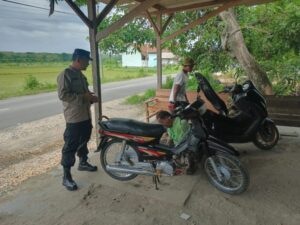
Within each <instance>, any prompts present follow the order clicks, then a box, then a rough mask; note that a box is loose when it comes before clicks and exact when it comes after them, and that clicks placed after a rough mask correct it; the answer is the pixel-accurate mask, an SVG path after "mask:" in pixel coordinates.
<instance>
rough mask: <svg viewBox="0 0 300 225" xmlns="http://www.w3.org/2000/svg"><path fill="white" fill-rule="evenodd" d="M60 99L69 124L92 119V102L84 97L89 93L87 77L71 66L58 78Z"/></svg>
mask: <svg viewBox="0 0 300 225" xmlns="http://www.w3.org/2000/svg"><path fill="white" fill-rule="evenodd" d="M57 91H58V97H59V99H60V100H61V101H62V102H63V108H64V116H65V119H66V122H67V123H77V122H81V121H85V120H89V119H91V112H90V106H91V104H90V102H88V101H87V99H86V98H85V97H84V93H86V92H89V89H88V82H87V79H86V77H85V76H84V75H83V74H82V73H81V71H80V70H76V69H74V68H72V67H71V66H70V67H69V68H67V69H65V70H64V71H62V72H61V73H60V74H59V75H58V77H57Z"/></svg>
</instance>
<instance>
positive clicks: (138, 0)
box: [135, 0, 166, 11]
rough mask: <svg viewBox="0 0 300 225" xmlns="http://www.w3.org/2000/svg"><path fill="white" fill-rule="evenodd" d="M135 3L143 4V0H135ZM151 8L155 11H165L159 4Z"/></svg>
mask: <svg viewBox="0 0 300 225" xmlns="http://www.w3.org/2000/svg"><path fill="white" fill-rule="evenodd" d="M135 1H136V2H143V1H144V0H135ZM152 8H154V9H157V10H158V11H160V10H164V9H166V7H164V6H162V5H160V4H155V5H153V6H152Z"/></svg>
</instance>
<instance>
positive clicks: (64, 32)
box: [0, 0, 90, 53]
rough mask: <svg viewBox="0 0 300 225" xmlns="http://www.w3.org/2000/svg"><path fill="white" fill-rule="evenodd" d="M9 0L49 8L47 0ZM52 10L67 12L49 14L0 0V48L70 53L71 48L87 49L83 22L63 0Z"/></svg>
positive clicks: (4, 49) (18, 50) (87, 43)
mask: <svg viewBox="0 0 300 225" xmlns="http://www.w3.org/2000/svg"><path fill="white" fill-rule="evenodd" d="M12 1H15V2H22V3H24V4H30V5H35V6H39V7H44V8H47V9H48V8H49V2H48V0H12ZM85 8H86V7H85ZM85 8H84V10H85ZM55 9H56V10H59V11H63V12H68V13H70V14H71V15H70V14H62V13H58V12H54V14H53V15H52V16H50V17H49V16H48V14H49V11H47V10H42V9H37V8H30V7H26V6H21V5H16V4H12V3H9V2H5V1H3V0H0V51H14V52H52V53H61V52H66V53H71V52H72V51H73V49H74V48H83V49H87V50H89V48H90V47H89V42H88V40H87V37H88V28H87V27H86V25H85V24H84V23H83V22H82V21H81V20H80V19H79V18H78V16H77V15H76V14H75V13H74V12H73V11H72V9H71V8H69V6H68V5H66V3H65V2H59V4H58V5H56V7H55Z"/></svg>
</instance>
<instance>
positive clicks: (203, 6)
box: [153, 0, 228, 14]
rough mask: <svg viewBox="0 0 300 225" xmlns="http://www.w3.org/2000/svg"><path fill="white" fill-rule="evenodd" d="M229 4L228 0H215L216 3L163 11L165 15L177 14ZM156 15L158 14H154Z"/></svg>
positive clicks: (197, 4)
mask: <svg viewBox="0 0 300 225" xmlns="http://www.w3.org/2000/svg"><path fill="white" fill-rule="evenodd" d="M226 2H228V0H215V1H209V2H201V3H195V4H191V5H187V6H179V7H174V8H166V9H163V10H161V12H162V13H163V14H171V13H175V12H182V11H187V10H193V9H199V8H206V7H215V6H219V5H222V4H224V3H226ZM153 13H154V14H155V13H157V12H153Z"/></svg>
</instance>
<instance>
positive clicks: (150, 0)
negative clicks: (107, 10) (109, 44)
mask: <svg viewBox="0 0 300 225" xmlns="http://www.w3.org/2000/svg"><path fill="white" fill-rule="evenodd" d="M159 2H160V0H145V1H143V2H142V3H141V4H139V5H138V6H136V7H135V8H134V9H132V10H131V11H130V12H129V13H127V14H126V15H124V16H123V17H122V18H121V19H120V20H118V21H117V22H115V23H113V24H111V25H110V26H109V27H107V28H106V29H104V30H102V31H99V32H97V36H96V41H97V42H98V41H99V40H101V39H103V38H105V37H107V36H108V35H109V34H111V33H113V32H115V31H116V30H118V29H120V28H121V27H122V26H124V24H125V23H128V22H130V21H131V20H133V19H134V18H135V17H136V16H138V15H140V14H142V13H143V12H145V10H147V9H148V8H150V7H152V6H153V5H155V4H157V3H159Z"/></svg>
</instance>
